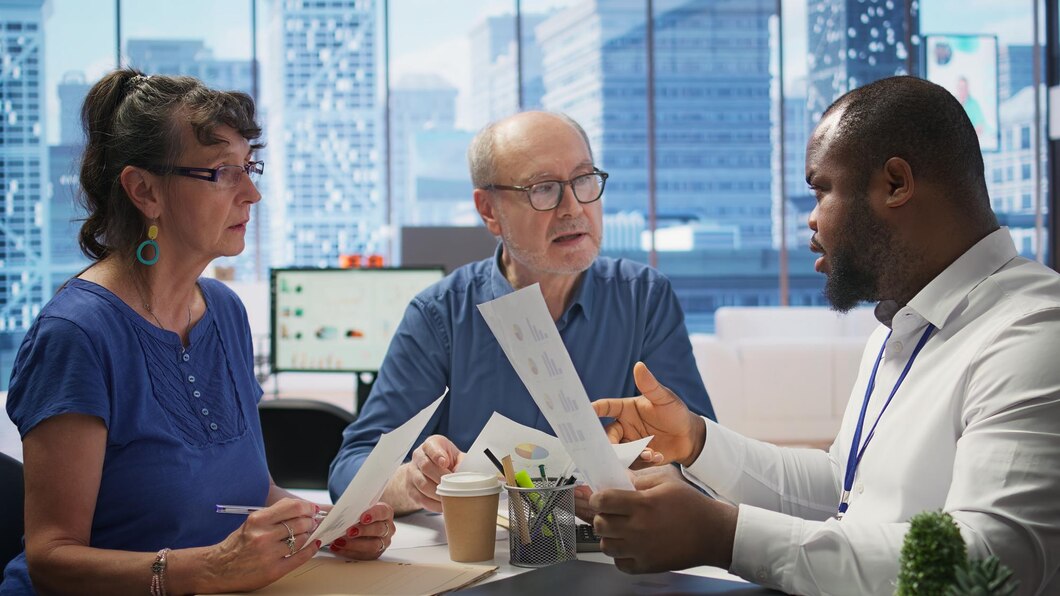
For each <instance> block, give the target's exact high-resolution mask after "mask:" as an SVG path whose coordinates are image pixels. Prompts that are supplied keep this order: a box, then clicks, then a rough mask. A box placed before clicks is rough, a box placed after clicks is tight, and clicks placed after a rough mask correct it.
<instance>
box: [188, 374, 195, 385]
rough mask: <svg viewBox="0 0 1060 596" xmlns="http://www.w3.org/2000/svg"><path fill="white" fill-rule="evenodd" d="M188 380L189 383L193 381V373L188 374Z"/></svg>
mask: <svg viewBox="0 0 1060 596" xmlns="http://www.w3.org/2000/svg"><path fill="white" fill-rule="evenodd" d="M188 382H189V383H194V382H195V375H188Z"/></svg>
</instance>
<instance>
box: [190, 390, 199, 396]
mask: <svg viewBox="0 0 1060 596" xmlns="http://www.w3.org/2000/svg"><path fill="white" fill-rule="evenodd" d="M191 394H192V395H194V396H195V397H202V394H201V393H199V390H198V389H196V390H195V391H192V392H191Z"/></svg>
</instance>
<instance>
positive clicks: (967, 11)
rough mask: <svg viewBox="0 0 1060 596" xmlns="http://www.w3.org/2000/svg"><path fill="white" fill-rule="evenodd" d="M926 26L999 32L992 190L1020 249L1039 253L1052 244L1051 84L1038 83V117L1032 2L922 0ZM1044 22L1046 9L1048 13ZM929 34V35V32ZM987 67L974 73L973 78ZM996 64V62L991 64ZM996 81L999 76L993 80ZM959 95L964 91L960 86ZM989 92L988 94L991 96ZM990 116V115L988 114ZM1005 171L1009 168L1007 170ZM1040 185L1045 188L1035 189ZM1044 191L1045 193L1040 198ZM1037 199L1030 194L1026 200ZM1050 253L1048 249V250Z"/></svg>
mask: <svg viewBox="0 0 1060 596" xmlns="http://www.w3.org/2000/svg"><path fill="white" fill-rule="evenodd" d="M920 11H921V12H920V16H921V19H920V23H921V31H922V32H923V34H924V35H925V36H930V35H931V34H934V33H939V34H966V35H992V36H996V38H997V75H996V76H997V79H996V88H997V90H996V96H997V101H996V105H997V112H998V113H997V116H996V117H997V120H996V121H997V122H998V126H999V128H1000V137H1001V143H1000V148H999V149H997V150H984V151H983V162H984V165H985V166H986V172H987V189H988V190H989V192H990V197H991V199H992V200H993V204H994V210H995V212H996V213H997V216H998V220H999V222H1000V223H1001V225H1003V226H1008V227H1009V231H1010V232H1011V233H1012V237H1013V240H1014V241H1015V243H1016V248H1017V249H1018V250H1019V251H1020V253H1021V254H1022V255H1023V256H1025V257H1028V258H1032V259H1033V258H1036V257H1037V256H1038V253H1039V250H1041V251H1043V252H1044V247H1045V246H1046V245H1047V243H1048V241H1047V236H1046V233H1047V230H1046V229H1045V224H1044V223H1043V224H1042V227H1041V228H1039V227H1038V225H1037V221H1038V218H1039V211H1038V205H1039V200H1040V205H1041V210H1040V214H1041V221H1043V222H1044V221H1046V219H1045V214H1046V213H1047V212H1048V209H1047V206H1048V199H1047V198H1046V191H1047V189H1048V186H1047V181H1046V173H1047V171H1048V164H1047V157H1046V143H1045V139H1046V137H1045V119H1044V118H1045V85H1044V79H1045V75H1044V71H1042V73H1041V79H1042V81H1043V83H1042V86H1041V87H1040V88H1039V100H1040V102H1041V103H1040V111H1041V114H1042V120H1041V121H1039V122H1037V123H1036V122H1035V121H1034V101H1035V94H1034V89H1033V85H1034V70H1033V67H1034V53H1033V41H1034V39H1033V33H1034V15H1033V5H1032V4H1031V3H1029V2H1024V3H1003V4H994V3H973V4H971V5H969V4H968V3H967V2H961V1H960V0H921V2H920ZM1041 21H1042V23H1043V24H1044V21H1045V18H1044V9H1043V10H1042V13H1041ZM928 39H930V37H929V38H928ZM1040 39H1041V40H1042V43H1043V47H1042V50H1041V56H1040V60H1041V61H1040V64H1041V65H1042V66H1041V68H1044V65H1045V48H1044V39H1045V36H1044V32H1043V33H1042V34H1041V37H1040ZM989 66H990V65H983V67H982V68H983V72H978V71H976V72H970V73H969V78H973V79H974V77H975V76H982V74H983V73H985V72H987V69H988V68H989ZM991 70H992V69H991ZM988 82H989V83H992V82H993V81H988ZM954 92H955V94H958V97H960V95H959V90H957V89H954ZM988 99H989V98H988ZM988 120H989V119H988ZM1035 135H1040V136H1039V137H1038V138H1040V139H1042V149H1041V161H1040V162H1039V164H1038V167H1035V159H1034V143H1035V140H1034V136H1035ZM1002 172H1003V175H1002ZM1036 188H1039V189H1040V194H1036V193H1035V189H1036ZM1039 197H1040V198H1039ZM1027 198H1030V199H1031V200H1025V199H1027ZM1042 256H1043V257H1044V254H1043V255H1042Z"/></svg>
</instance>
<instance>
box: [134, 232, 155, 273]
mask: <svg viewBox="0 0 1060 596" xmlns="http://www.w3.org/2000/svg"><path fill="white" fill-rule="evenodd" d="M155 238H158V226H156V225H154V224H151V226H150V227H148V228H147V240H144V241H143V242H141V243H140V246H138V247H136V260H137V261H140V262H141V263H143V264H144V265H147V266H148V267H150V266H151V265H154V264H155V263H157V262H158V243H157V242H155ZM148 246H150V247H152V248H154V249H155V256H154V257H152V258H150V259H145V258H144V249H145V248H147V247H148Z"/></svg>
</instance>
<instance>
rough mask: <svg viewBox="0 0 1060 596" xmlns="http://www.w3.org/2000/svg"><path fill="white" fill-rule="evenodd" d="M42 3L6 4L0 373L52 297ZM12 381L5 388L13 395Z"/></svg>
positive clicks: (0, 14) (1, 5)
mask: <svg viewBox="0 0 1060 596" xmlns="http://www.w3.org/2000/svg"><path fill="white" fill-rule="evenodd" d="M42 6H43V2H42V0H0V46H2V47H3V48H4V50H3V52H4V53H3V61H2V63H0V193H2V197H3V201H2V203H0V227H2V229H3V233H2V234H0V370H4V371H7V370H10V366H11V360H12V359H13V358H14V350H16V349H17V347H18V344H19V342H20V341H21V339H22V336H23V335H24V334H25V332H26V330H27V329H29V326H30V324H31V323H32V322H33V318H34V317H35V316H37V313H38V312H40V309H41V306H42V305H43V303H44V302H46V301H47V300H48V298H50V297H51V295H52V280H51V274H50V270H49V268H50V265H51V238H50V227H49V226H48V225H47V222H48V221H49V212H48V201H47V200H45V194H44V191H45V185H46V183H47V172H48V148H47V147H46V145H45V131H44V107H43V104H44V97H45V95H44V30H43V28H42V25H43V15H42ZM7 381H8V379H7V375H6V374H4V375H2V378H0V385H2V386H3V388H5V389H6V388H7Z"/></svg>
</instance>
